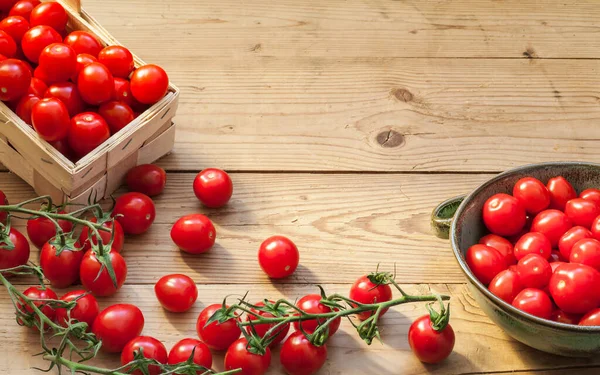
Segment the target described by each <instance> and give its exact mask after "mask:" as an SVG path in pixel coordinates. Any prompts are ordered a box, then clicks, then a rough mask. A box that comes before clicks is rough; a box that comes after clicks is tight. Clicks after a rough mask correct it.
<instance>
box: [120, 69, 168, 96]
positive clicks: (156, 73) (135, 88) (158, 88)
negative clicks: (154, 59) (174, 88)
mask: <svg viewBox="0 0 600 375" xmlns="http://www.w3.org/2000/svg"><path fill="white" fill-rule="evenodd" d="M130 84H131V93H132V94H133V97H134V98H135V99H136V100H138V101H139V102H140V103H143V104H154V103H156V102H158V101H159V100H160V99H162V98H163V97H164V96H165V94H166V93H167V90H168V89H169V77H168V76H167V73H166V72H165V71H164V70H163V68H161V67H160V66H158V65H152V64H150V65H144V66H142V67H140V68H137V69H136V70H135V71H134V72H133V75H132V76H131V79H130Z"/></svg>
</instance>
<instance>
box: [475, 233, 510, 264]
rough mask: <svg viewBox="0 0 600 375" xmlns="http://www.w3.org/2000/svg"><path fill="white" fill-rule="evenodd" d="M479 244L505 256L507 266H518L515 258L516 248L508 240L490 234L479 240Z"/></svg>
mask: <svg viewBox="0 0 600 375" xmlns="http://www.w3.org/2000/svg"><path fill="white" fill-rule="evenodd" d="M479 243H480V244H482V245H486V246H489V247H491V248H494V249H496V250H498V251H499V252H500V254H502V256H504V260H505V261H506V264H507V265H512V264H517V258H515V254H514V246H513V244H512V243H511V242H510V241H509V240H507V239H506V238H504V237H501V236H498V235H496V234H488V235H486V236H483V237H481V238H480V239H479Z"/></svg>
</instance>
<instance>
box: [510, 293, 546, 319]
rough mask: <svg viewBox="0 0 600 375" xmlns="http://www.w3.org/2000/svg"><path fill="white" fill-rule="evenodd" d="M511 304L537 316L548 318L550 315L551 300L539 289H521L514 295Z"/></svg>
mask: <svg viewBox="0 0 600 375" xmlns="http://www.w3.org/2000/svg"><path fill="white" fill-rule="evenodd" d="M512 305H513V306H514V307H516V308H517V309H519V310H522V311H525V312H526V313H528V314H531V315H534V316H537V317H539V318H543V319H550V317H551V315H552V301H551V300H550V297H548V295H547V294H546V293H544V292H543V291H541V290H539V289H534V288H527V289H523V290H522V291H521V292H520V293H519V294H518V295H517V296H516V297H515V299H514V301H513V303H512Z"/></svg>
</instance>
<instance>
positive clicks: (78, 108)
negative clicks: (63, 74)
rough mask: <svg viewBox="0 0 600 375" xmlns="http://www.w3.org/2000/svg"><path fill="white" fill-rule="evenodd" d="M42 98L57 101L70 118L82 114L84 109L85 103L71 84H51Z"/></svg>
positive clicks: (75, 87)
mask: <svg viewBox="0 0 600 375" xmlns="http://www.w3.org/2000/svg"><path fill="white" fill-rule="evenodd" d="M44 97H46V98H57V99H59V100H60V101H61V102H63V104H64V105H65V106H66V107H67V110H68V111H69V116H71V117H73V116H75V115H77V114H79V113H81V112H83V111H84V109H85V103H84V102H83V100H82V99H81V96H80V95H79V92H78V91H77V86H75V84H73V83H71V82H62V83H55V84H53V85H52V86H50V87H49V88H48V90H47V91H46V93H45V94H44Z"/></svg>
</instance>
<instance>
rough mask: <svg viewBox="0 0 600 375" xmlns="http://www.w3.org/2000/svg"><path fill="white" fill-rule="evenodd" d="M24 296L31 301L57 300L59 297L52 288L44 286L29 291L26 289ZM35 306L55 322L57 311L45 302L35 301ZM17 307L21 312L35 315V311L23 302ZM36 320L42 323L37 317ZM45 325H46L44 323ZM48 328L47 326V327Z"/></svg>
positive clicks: (31, 288)
mask: <svg viewBox="0 0 600 375" xmlns="http://www.w3.org/2000/svg"><path fill="white" fill-rule="evenodd" d="M23 295H25V297H27V298H30V299H37V300H45V299H54V300H57V299H58V296H57V295H56V293H54V291H53V290H52V289H50V288H46V287H43V286H32V287H29V288H27V289H25V291H24V292H23ZM33 304H34V305H35V306H36V307H37V308H38V309H40V310H41V311H42V313H43V314H44V315H46V317H47V318H48V319H50V320H54V317H55V316H56V311H55V310H54V309H53V308H52V307H50V306H48V304H47V303H46V302H44V301H34V302H33ZM17 307H18V308H19V310H21V311H23V312H25V313H33V309H32V308H31V307H29V306H27V305H26V304H25V302H23V301H22V300H21V301H19V302H17ZM35 319H36V320H37V321H38V322H40V318H39V317H38V316H36V317H35ZM18 321H19V323H20V324H21V323H22V321H21V319H20V318H19V319H18ZM44 324H45V323H44ZM46 328H47V326H46Z"/></svg>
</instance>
